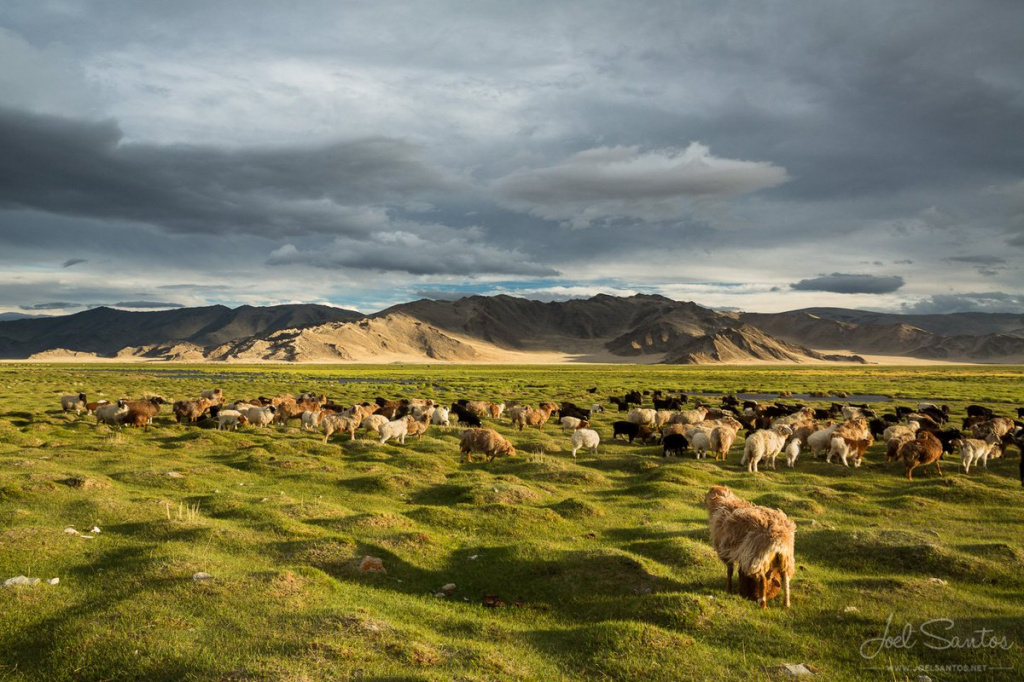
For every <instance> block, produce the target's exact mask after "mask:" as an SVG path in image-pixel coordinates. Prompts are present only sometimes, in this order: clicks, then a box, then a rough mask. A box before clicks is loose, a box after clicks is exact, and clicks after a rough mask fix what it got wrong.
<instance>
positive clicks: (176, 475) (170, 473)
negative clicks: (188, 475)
mask: <svg viewBox="0 0 1024 682" xmlns="http://www.w3.org/2000/svg"><path fill="white" fill-rule="evenodd" d="M167 475H168V476H170V477H171V478H185V474H182V473H178V472H177V471H168V472H167Z"/></svg>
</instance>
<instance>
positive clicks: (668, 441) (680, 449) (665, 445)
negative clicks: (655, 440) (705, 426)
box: [661, 433, 690, 457]
mask: <svg viewBox="0 0 1024 682" xmlns="http://www.w3.org/2000/svg"><path fill="white" fill-rule="evenodd" d="M689 445H690V443H689V441H688V440H686V436H684V435H683V434H681V433H670V434H669V435H667V436H665V437H664V438H662V439H661V456H662V457H668V453H670V452H671V453H672V454H674V455H675V456H676V457H682V456H683V454H684V453H685V452H686V448H687V447H689Z"/></svg>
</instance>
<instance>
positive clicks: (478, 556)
mask: <svg viewBox="0 0 1024 682" xmlns="http://www.w3.org/2000/svg"><path fill="white" fill-rule="evenodd" d="M479 558H480V555H479V554H474V555H473V556H471V557H469V560H470V561H476V560H477V559H479Z"/></svg>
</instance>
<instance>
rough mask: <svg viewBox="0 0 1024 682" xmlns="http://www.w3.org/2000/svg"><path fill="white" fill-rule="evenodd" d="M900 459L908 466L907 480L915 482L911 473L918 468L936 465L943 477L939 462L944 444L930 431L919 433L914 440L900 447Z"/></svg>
mask: <svg viewBox="0 0 1024 682" xmlns="http://www.w3.org/2000/svg"><path fill="white" fill-rule="evenodd" d="M898 454H899V456H900V459H902V460H903V462H904V463H905V464H906V466H907V480H908V481H911V480H913V479H912V478H911V476H910V472H912V471H913V470H914V468H915V467H918V466H928V465H929V464H933V463H934V464H935V470H936V471H937V472H939V476H942V467H941V466H940V465H939V460H940V459H941V458H942V443H941V442H939V439H938V438H936V437H935V436H933V435H932V434H931V433H929V432H928V431H919V432H918V434H917V436H916V437H915V438H914V440H910V441H907V442H906V443H904V444H903V445H901V446H900V449H899V453H898Z"/></svg>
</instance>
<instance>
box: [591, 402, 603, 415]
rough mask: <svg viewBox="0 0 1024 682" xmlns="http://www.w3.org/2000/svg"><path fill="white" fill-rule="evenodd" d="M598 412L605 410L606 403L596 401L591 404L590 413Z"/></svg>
mask: <svg viewBox="0 0 1024 682" xmlns="http://www.w3.org/2000/svg"><path fill="white" fill-rule="evenodd" d="M598 412H604V405H602V404H601V403H594V404H593V405H591V406H590V413H591V414H597V413H598Z"/></svg>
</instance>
